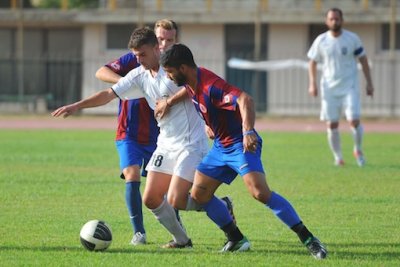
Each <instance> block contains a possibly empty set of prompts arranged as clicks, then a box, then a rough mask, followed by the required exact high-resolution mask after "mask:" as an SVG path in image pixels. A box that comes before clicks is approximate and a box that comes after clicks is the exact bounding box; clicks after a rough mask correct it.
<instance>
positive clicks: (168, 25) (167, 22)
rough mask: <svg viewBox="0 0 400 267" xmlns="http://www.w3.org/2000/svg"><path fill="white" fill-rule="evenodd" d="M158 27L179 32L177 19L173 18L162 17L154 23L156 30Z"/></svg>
mask: <svg viewBox="0 0 400 267" xmlns="http://www.w3.org/2000/svg"><path fill="white" fill-rule="evenodd" d="M157 28H163V29H164V30H168V31H171V30H176V33H177V34H178V25H176V23H175V21H173V20H171V19H160V20H157V21H156V23H155V24H154V31H155V30H156V29H157Z"/></svg>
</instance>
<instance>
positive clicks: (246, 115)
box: [236, 92, 258, 152]
mask: <svg viewBox="0 0 400 267" xmlns="http://www.w3.org/2000/svg"><path fill="white" fill-rule="evenodd" d="M236 101H237V104H238V105H239V109H240V114H241V116H242V128H243V152H247V151H248V152H255V151H256V149H257V142H258V140H257V135H256V133H255V132H254V123H255V120H256V112H255V110H254V101H253V98H252V97H251V96H249V95H248V94H247V93H245V92H242V93H241V94H240V96H239V98H238V99H237V100H236Z"/></svg>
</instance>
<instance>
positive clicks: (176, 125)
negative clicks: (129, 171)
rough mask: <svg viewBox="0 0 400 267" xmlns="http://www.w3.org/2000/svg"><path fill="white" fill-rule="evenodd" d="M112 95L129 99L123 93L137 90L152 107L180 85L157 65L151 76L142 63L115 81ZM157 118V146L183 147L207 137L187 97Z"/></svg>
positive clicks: (171, 148) (201, 121)
mask: <svg viewBox="0 0 400 267" xmlns="http://www.w3.org/2000/svg"><path fill="white" fill-rule="evenodd" d="M112 89H113V90H114V92H115V94H116V95H117V96H118V97H119V98H121V99H124V100H129V99H132V97H127V96H126V95H127V94H128V93H130V91H132V90H140V91H142V93H143V94H144V97H145V98H146V100H147V102H148V103H149V106H150V107H151V108H152V109H153V110H154V108H155V106H156V101H157V100H159V99H162V98H165V97H168V96H171V95H174V94H175V93H176V92H178V91H179V90H180V89H181V88H180V87H178V86H176V85H175V83H174V82H173V81H171V80H170V79H169V78H168V77H167V75H166V73H165V72H164V70H163V69H162V68H161V67H160V69H159V71H158V73H157V75H156V76H155V77H153V76H152V75H151V73H150V71H149V70H145V69H144V68H143V67H142V66H140V67H138V68H135V69H133V70H131V71H130V72H129V73H128V74H127V75H126V76H125V77H123V78H121V79H120V80H119V82H118V83H117V84H114V85H113V86H112ZM156 119H157V122H158V126H159V127H160V135H159V136H158V140H157V146H159V147H162V148H164V149H168V150H178V149H182V147H183V146H191V145H196V144H198V143H199V142H200V143H204V140H207V137H206V135H205V130H204V121H203V120H202V119H201V118H200V116H199V115H198V113H197V111H196V109H195V107H194V105H193V104H192V102H191V100H190V98H189V97H187V99H185V100H182V101H180V102H179V103H176V104H175V105H173V106H172V107H171V108H170V110H169V112H168V114H167V115H165V116H164V117H163V118H162V119H158V118H156Z"/></svg>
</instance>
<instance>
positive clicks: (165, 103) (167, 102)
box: [154, 87, 189, 119]
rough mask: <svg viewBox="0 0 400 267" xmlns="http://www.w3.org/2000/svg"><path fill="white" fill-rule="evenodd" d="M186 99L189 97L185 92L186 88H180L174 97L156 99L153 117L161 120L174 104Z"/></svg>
mask: <svg viewBox="0 0 400 267" xmlns="http://www.w3.org/2000/svg"><path fill="white" fill-rule="evenodd" d="M187 97H189V95H188V93H187V91H186V88H185V87H182V88H181V89H180V90H179V91H178V92H176V93H175V94H174V95H172V96H169V97H166V98H162V99H158V100H157V101H156V108H155V109H154V116H155V117H156V118H158V119H161V118H163V117H164V116H165V115H167V113H168V111H169V108H171V107H172V106H173V105H175V104H176V103H178V102H180V101H182V100H184V99H186V98H187Z"/></svg>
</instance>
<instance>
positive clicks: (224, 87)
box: [156, 44, 327, 259]
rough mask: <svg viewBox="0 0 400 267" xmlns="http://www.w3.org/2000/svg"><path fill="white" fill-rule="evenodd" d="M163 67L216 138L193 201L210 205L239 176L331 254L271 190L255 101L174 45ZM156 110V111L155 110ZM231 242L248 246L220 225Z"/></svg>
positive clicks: (315, 248)
mask: <svg viewBox="0 0 400 267" xmlns="http://www.w3.org/2000/svg"><path fill="white" fill-rule="evenodd" d="M160 63H161V66H162V67H163V68H164V70H165V72H166V73H167V74H168V76H169V77H170V79H172V80H173V81H174V82H175V83H176V84H177V85H178V86H183V85H185V86H186V89H187V91H188V92H189V94H190V95H191V96H192V100H193V103H194V104H195V106H196V108H197V110H198V111H199V113H200V114H201V116H202V117H203V118H204V120H205V121H206V124H207V125H208V126H209V127H210V128H211V129H212V131H213V132H214V135H215V141H214V145H213V147H212V148H211V150H210V151H209V153H208V154H207V155H206V156H205V157H204V159H203V160H202V162H201V163H200V164H199V166H198V167H197V170H196V174H195V178H194V182H193V187H192V192H191V194H192V197H193V199H194V200H195V201H197V202H198V203H199V204H205V203H207V202H209V201H210V199H211V198H212V197H213V195H214V193H215V191H216V190H217V189H218V187H219V186H220V185H221V184H222V183H226V184H230V183H231V182H232V181H233V180H234V179H235V178H236V176H237V174H240V176H242V178H243V180H244V182H245V184H246V186H247V189H248V190H249V192H251V194H252V196H253V197H254V198H255V199H257V200H258V201H260V202H261V203H262V204H263V205H265V206H266V207H268V208H269V209H271V210H272V212H273V213H274V214H275V215H276V216H277V217H278V218H279V219H280V220H281V221H282V222H283V223H285V224H286V225H287V226H288V227H290V228H291V229H292V230H293V231H294V232H295V233H297V235H298V236H299V238H300V240H301V242H302V243H303V244H304V245H305V246H306V247H307V248H308V250H309V251H310V253H311V254H312V255H313V256H314V257H315V258H317V259H324V258H325V257H326V255H327V250H326V249H325V247H324V246H323V245H322V243H321V242H320V241H319V240H318V239H317V238H316V237H314V236H313V234H312V233H311V232H310V231H309V230H308V229H307V228H306V226H305V225H304V224H303V223H302V221H301V220H300V218H299V216H298V215H297V213H296V211H295V209H294V208H293V207H292V205H291V204H290V203H289V201H287V200H286V199H285V198H284V197H282V196H281V195H279V194H278V193H276V192H273V191H271V190H270V189H269V187H268V184H267V182H266V177H265V173H264V170H263V165H262V162H261V150H262V140H261V137H260V136H259V135H258V133H257V132H256V130H255V129H254V123H255V110H254V103H253V100H252V98H251V97H250V96H249V95H248V94H247V93H245V92H243V91H241V90H240V89H239V88H237V87H234V86H232V85H230V84H228V83H227V82H226V81H224V80H223V79H222V78H220V77H218V76H217V75H216V74H214V73H212V72H211V71H209V70H207V69H205V68H199V67H197V65H196V63H195V62H194V59H193V55H192V52H191V51H190V49H189V48H188V47H186V46H185V45H183V44H175V45H173V46H172V47H171V48H170V49H168V50H167V51H166V52H165V53H164V54H162V55H161V60H160ZM156 112H157V110H156ZM222 229H223V230H224V231H228V238H229V239H228V242H227V243H226V244H225V246H224V247H223V249H222V251H241V250H246V249H248V247H249V242H248V241H247V239H246V237H245V236H243V234H242V233H241V232H240V230H239V229H238V228H237V227H236V226H235V225H234V223H233V222H231V223H229V224H228V225H225V226H223V227H222Z"/></svg>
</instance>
